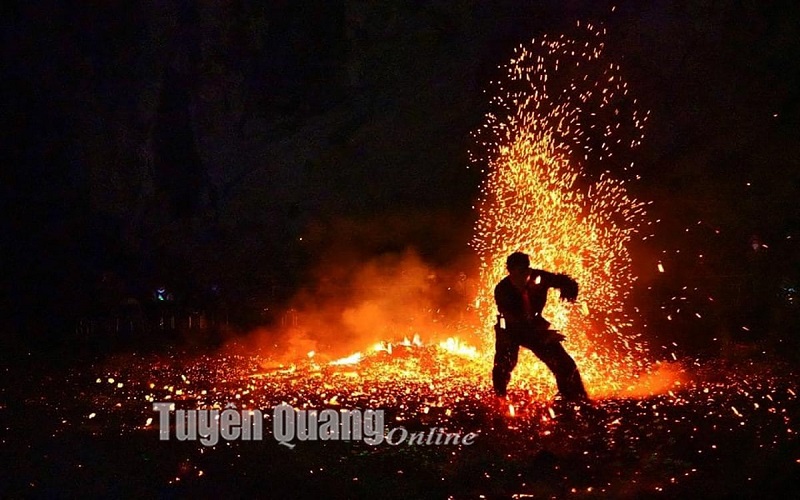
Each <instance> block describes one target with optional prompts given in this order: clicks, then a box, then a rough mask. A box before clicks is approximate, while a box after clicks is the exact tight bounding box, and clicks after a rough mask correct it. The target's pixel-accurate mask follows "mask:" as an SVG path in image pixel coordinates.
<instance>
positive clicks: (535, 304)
mask: <svg viewBox="0 0 800 500" xmlns="http://www.w3.org/2000/svg"><path fill="white" fill-rule="evenodd" d="M570 283H573V284H574V281H573V280H572V279H571V278H569V277H568V276H566V275H563V274H553V273H549V272H547V271H542V270H540V269H531V270H530V277H529V278H528V282H527V283H526V285H525V287H524V288H525V290H526V291H527V292H528V293H527V295H528V306H527V307H526V305H525V302H524V299H523V296H524V293H523V290H520V289H519V288H517V287H515V286H514V284H513V283H512V282H511V277H510V276H506V277H505V278H503V279H502V280H501V281H500V283H498V284H497V286H496V287H495V288H494V300H495V302H496V303H497V310H498V311H499V312H500V314H501V315H502V316H503V317H504V318H505V322H506V326H507V327H508V328H515V327H521V326H538V327H540V328H541V327H543V328H544V329H546V328H547V327H548V326H550V324H549V323H548V322H546V321H544V320H543V318H542V309H544V305H545V303H546V302H547V290H548V289H549V288H558V289H559V290H561V291H562V293H563V290H564V288H565V287H568V286H569V285H570Z"/></svg>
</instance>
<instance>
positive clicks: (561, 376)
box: [523, 342, 588, 401]
mask: <svg viewBox="0 0 800 500" xmlns="http://www.w3.org/2000/svg"><path fill="white" fill-rule="evenodd" d="M523 346H525V347H527V348H528V349H530V350H531V351H533V353H534V354H536V356H537V357H538V358H539V359H541V360H542V361H543V362H544V364H545V365H547V367H548V368H549V369H550V371H551V372H553V375H555V377H556V384H557V385H558V392H560V393H561V396H562V397H563V398H564V399H566V400H571V401H575V400H581V399H587V397H588V396H587V395H586V388H584V386H583V380H581V374H580V372H579V371H578V367H577V365H575V360H573V359H572V356H570V355H569V354H568V353H567V351H566V350H565V349H564V346H562V345H561V342H550V343H547V344H541V343H538V342H537V343H535V342H526V343H524V344H523Z"/></svg>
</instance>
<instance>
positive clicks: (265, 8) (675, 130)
mask: <svg viewBox="0 0 800 500" xmlns="http://www.w3.org/2000/svg"><path fill="white" fill-rule="evenodd" d="M101 4H102V3H100V4H98V3H92V4H91V5H90V4H84V3H80V2H78V3H73V2H57V1H37V2H23V3H21V5H11V6H4V7H3V8H2V10H3V19H4V20H5V22H4V23H3V28H2V29H3V32H2V37H3V60H4V64H3V73H4V78H3V80H4V82H3V85H2V106H3V112H2V116H3V118H4V120H5V122H6V123H5V126H4V131H5V133H4V134H3V136H4V139H5V144H4V145H3V147H2V152H3V164H4V166H3V177H2V179H3V181H2V184H0V186H1V187H0V193H2V195H0V202H1V203H2V221H1V222H0V223H1V224H2V225H1V226H0V229H2V233H3V238H2V240H1V241H2V242H1V243H0V249H1V250H2V262H3V272H2V278H0V282H2V289H1V290H0V296H2V302H3V305H4V307H5V308H6V311H5V312H3V314H2V318H3V323H4V325H3V332H4V333H3V335H4V336H5V337H6V338H12V339H17V340H20V339H23V338H24V339H26V340H27V339H40V338H53V337H54V336H56V337H57V336H59V335H60V334H58V333H53V332H63V331H66V330H65V329H66V328H69V325H71V324H72V323H73V322H74V321H75V320H76V318H79V317H82V316H84V315H87V314H91V313H92V311H94V310H96V308H97V307H99V306H98V303H99V302H102V300H100V299H101V298H102V297H100V295H101V294H102V291H101V287H100V286H99V283H100V282H101V280H102V277H103V276H109V275H113V276H114V279H115V280H116V282H117V283H118V284H119V285H118V287H119V289H120V290H121V291H120V293H121V294H123V295H132V296H142V295H146V294H147V293H148V291H149V290H151V289H152V287H154V286H155V285H156V284H158V283H169V284H170V286H171V287H173V288H174V289H175V290H178V291H179V292H182V293H184V294H189V293H190V292H189V291H190V290H201V289H205V288H207V287H209V286H211V285H219V286H221V287H222V289H223V290H225V293H226V294H228V295H229V296H230V297H236V298H245V297H249V296H251V295H253V294H258V293H262V292H263V291H264V290H268V289H273V290H274V289H276V288H275V287H278V288H280V289H287V290H292V289H294V288H296V287H299V286H300V285H302V284H303V283H304V279H305V278H306V276H305V274H304V269H305V267H306V266H308V265H309V263H313V262H316V261H318V260H319V259H321V258H323V255H324V254H325V252H326V251H327V249H330V248H333V247H335V248H339V247H341V246H343V245H345V243H346V244H347V245H349V246H350V249H351V251H352V253H353V254H354V255H356V256H357V257H359V258H367V257H370V256H374V255H379V254H381V253H386V252H397V251H401V250H403V249H405V248H408V247H414V248H417V249H418V250H419V252H420V254H421V255H422V256H423V257H424V258H425V259H427V260H428V261H430V262H432V263H434V264H445V263H448V262H452V261H453V260H460V259H464V258H465V257H464V256H465V255H468V254H469V252H470V250H469V247H468V245H467V242H468V241H469V238H470V235H471V230H472V225H473V223H474V218H475V213H474V212H473V211H472V210H471V208H470V207H471V205H472V204H473V202H474V200H475V199H476V196H477V193H478V187H479V184H480V180H481V178H480V174H479V172H478V169H476V168H471V169H467V166H468V165H469V160H468V151H469V149H470V148H471V147H472V146H473V144H472V139H471V137H470V132H471V131H473V130H474V129H475V128H476V127H477V126H478V125H479V124H480V123H481V122H482V118H483V114H484V113H485V111H486V108H487V104H488V97H487V95H486V94H484V93H483V90H484V89H486V88H487V87H488V82H489V81H490V80H491V79H492V78H495V77H497V76H499V75H498V73H497V72H498V70H497V66H498V65H501V64H504V63H505V62H506V61H507V60H508V59H509V58H510V56H511V54H512V50H513V48H514V47H516V46H517V45H519V44H521V43H527V42H528V41H530V39H531V38H534V37H540V36H541V35H543V34H545V33H550V34H554V33H562V32H567V33H569V32H570V30H572V29H573V27H574V25H575V23H576V21H577V20H582V21H592V22H596V23H597V22H600V23H603V25H604V26H605V27H606V28H607V29H608V36H607V55H608V57H609V58H610V59H611V60H613V61H615V62H616V63H618V64H620V65H621V67H622V73H623V74H625V75H626V76H627V79H628V81H629V83H630V88H631V91H632V92H633V93H634V94H635V95H636V96H637V98H638V99H639V101H640V104H641V106H642V107H643V108H644V109H649V110H651V116H650V120H649V123H648V126H647V128H646V129H645V140H644V143H643V145H642V146H641V148H639V149H638V150H637V151H636V155H637V157H636V165H637V173H639V174H640V175H641V180H639V181H637V182H634V183H632V184H631V186H630V189H631V191H632V192H633V193H634V194H635V195H636V196H638V197H639V198H641V199H645V200H652V201H653V205H652V207H651V209H650V214H651V218H652V219H653V220H655V219H660V221H661V222H659V223H658V224H657V225H656V226H655V230H654V236H653V237H651V238H649V239H648V240H647V241H644V242H641V243H637V244H636V245H635V247H634V249H633V250H634V258H635V259H636V260H635V265H636V266H639V267H640V274H641V275H642V286H643V290H644V287H646V286H652V287H656V288H659V290H661V292H659V293H663V294H665V295H668V294H669V293H671V290H672V289H676V288H677V289H679V288H680V287H681V286H683V285H685V284H686V283H691V282H692V281H693V276H697V274H696V273H697V272H699V271H696V268H697V266H698V265H699V264H698V263H697V262H696V259H695V258H694V257H690V256H689V255H688V254H692V255H696V254H698V253H703V252H705V254H706V255H707V256H708V255H711V258H709V257H705V258H706V261H707V262H711V264H708V266H712V267H713V269H712V270H710V271H708V270H707V271H704V273H705V274H703V276H714V277H724V276H736V275H741V274H743V273H745V271H746V269H744V268H745V267H746V266H747V265H748V264H747V263H748V260H747V251H748V245H749V242H750V240H751V237H752V236H753V235H758V237H759V238H760V239H761V240H762V241H763V242H764V243H766V244H767V245H768V247H769V251H770V253H771V256H772V257H771V260H770V270H769V271H765V272H766V273H767V275H768V276H769V278H770V279H771V280H773V281H775V282H777V280H778V279H779V278H782V277H788V278H789V279H793V280H795V282H796V281H797V279H798V275H797V269H798V262H799V261H798V258H799V257H798V250H797V245H796V242H797V240H798V239H800V231H798V228H799V227H800V220H799V218H798V216H800V211H798V208H797V207H798V204H797V196H798V192H799V190H800V168H798V158H800V134H798V133H797V129H798V125H799V124H800V23H799V22H798V21H800V6H798V5H797V4H796V3H794V2H770V3H769V5H766V4H765V3H764V2H757V1H751V2H732V1H698V2H680V1H664V2H633V1H631V2H616V3H614V4H612V3H607V2H594V1H566V2H564V1H543V2H511V1H501V2H416V1H399V2H395V1H391V2H389V1H386V2H383V1H382V2H349V1H346V2H342V1H330V2H327V1H326V2H294V1H286V2H247V1H235V2H197V3H181V2H175V3H162V2H130V3H126V5H124V6H122V5H105V4H102V5H101ZM612 5H615V6H616V7H615V8H613V12H612ZM748 183H749V184H748ZM687 228H691V230H689V231H687ZM365 235H368V236H365ZM343 242H344V243H343ZM678 249H682V250H683V254H680V253H676V252H675V250H678ZM664 251H667V253H666V254H664V253H663V252H664ZM657 261H664V262H665V263H668V264H669V266H671V269H681V270H682V271H681V273H677V274H673V275H672V278H670V279H671V280H672V281H665V280H663V279H662V280H661V281H659V277H658V276H657V275H656V271H655V263H656V262H657ZM693 273H695V274H693ZM770 273H771V274H770ZM726 283H727V284H729V283H730V282H729V281H725V280H717V281H715V282H714V286H716V287H725V286H728V285H726ZM776 287H777V285H776ZM768 288H769V287H768ZM642 293H644V291H643V292H642ZM653 293H655V292H653ZM648 297H649V296H648ZM731 300H734V299H731ZM653 307H655V306H653ZM34 342H35V341H34Z"/></svg>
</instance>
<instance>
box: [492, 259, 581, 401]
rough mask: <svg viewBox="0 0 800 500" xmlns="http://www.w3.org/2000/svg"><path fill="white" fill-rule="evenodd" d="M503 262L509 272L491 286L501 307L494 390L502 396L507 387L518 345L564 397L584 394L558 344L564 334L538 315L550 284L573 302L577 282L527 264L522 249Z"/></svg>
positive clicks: (578, 397) (578, 377) (573, 367)
mask: <svg viewBox="0 0 800 500" xmlns="http://www.w3.org/2000/svg"><path fill="white" fill-rule="evenodd" d="M506 268H507V269H508V276H506V277H505V278H503V279H502V280H501V281H500V283H498V284H497V286H496V287H495V289H494V298H495V302H496V303H497V309H498V311H499V313H500V316H499V317H500V320H499V321H498V324H497V325H495V334H496V340H495V354H494V368H493V369H492V383H493V385H494V391H495V394H496V395H497V396H499V397H505V396H506V387H507V386H508V381H509V380H510V379H511V372H512V370H514V367H515V366H516V365H517V356H518V355H519V348H520V346H522V347H527V348H528V349H530V350H531V351H533V353H534V354H535V355H536V356H537V357H538V358H539V359H541V360H542V361H543V362H544V364H545V365H547V367H548V368H549V369H550V371H551V372H553V374H554V375H555V376H556V383H557V384H558V391H559V393H560V394H561V397H562V398H563V399H564V400H568V401H576V400H584V399H586V398H587V396H586V389H584V387H583V381H582V380H581V375H580V373H579V372H578V368H577V366H576V365H575V361H574V360H573V359H572V357H571V356H570V355H569V354H567V351H565V350H564V347H563V346H562V345H561V341H562V340H564V336H563V335H561V334H560V333H558V332H557V331H555V330H549V327H550V322H549V321H547V320H546V319H544V318H543V317H542V309H544V305H545V302H547V290H548V289H549V288H558V289H559V292H560V294H561V299H562V300H567V301H570V302H574V301H575V299H576V298H577V297H578V283H576V282H575V280H573V279H572V278H570V277H569V276H567V275H566V274H553V273H549V272H547V271H541V270H539V269H531V268H530V258H529V257H528V255H527V254H524V253H522V252H515V253H512V254H511V255H509V256H508V259H507V260H506Z"/></svg>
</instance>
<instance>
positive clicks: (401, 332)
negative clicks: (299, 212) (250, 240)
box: [254, 217, 477, 361]
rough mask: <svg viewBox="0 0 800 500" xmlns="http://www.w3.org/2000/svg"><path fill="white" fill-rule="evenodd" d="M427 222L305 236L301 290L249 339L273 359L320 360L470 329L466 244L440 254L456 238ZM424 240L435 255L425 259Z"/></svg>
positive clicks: (369, 224) (471, 281)
mask: <svg viewBox="0 0 800 500" xmlns="http://www.w3.org/2000/svg"><path fill="white" fill-rule="evenodd" d="M432 222H433V221H432V220H431V219H430V218H426V217H421V218H419V219H418V220H417V221H416V223H414V222H410V221H409V219H408V218H406V219H405V221H404V222H403V224H402V225H401V224H394V223H391V221H387V219H386V218H376V219H375V220H372V221H361V223H353V221H352V220H349V221H346V222H337V223H335V224H332V225H330V226H328V227H325V228H317V229H316V232H314V231H311V232H310V237H309V238H308V239H309V242H308V244H309V247H310V248H311V252H310V254H311V255H312V256H313V264H312V265H310V266H309V269H308V277H307V279H306V285H305V286H303V287H301V288H300V290H299V291H298V292H297V294H296V295H295V296H294V297H293V298H292V299H291V300H290V301H289V303H288V305H287V307H286V312H285V313H284V314H283V319H282V320H281V322H280V323H281V324H279V325H276V326H275V327H273V328H271V329H262V330H259V331H258V332H255V335H254V337H255V339H256V343H257V344H258V345H259V346H260V347H265V346H268V347H270V348H271V349H272V350H273V351H274V352H275V357H276V358H279V359H287V360H289V359H295V360H296V359H300V358H302V357H303V356H306V355H308V354H309V353H310V352H312V351H313V352H314V356H315V357H316V359H320V360H322V361H327V360H331V359H336V358H339V357H342V356H346V355H349V354H352V353H354V352H357V351H364V350H365V349H369V348H370V347H372V346H375V345H376V344H377V343H379V342H400V341H403V340H404V339H409V340H412V339H413V338H414V337H415V336H419V339H420V340H421V341H422V342H423V343H426V344H427V343H431V342H434V341H439V340H444V339H446V338H447V337H450V336H453V335H455V330H456V329H457V328H459V325H462V326H463V325H465V324H469V323H470V322H472V323H475V322H476V321H477V319H476V317H475V318H473V315H475V312H474V311H472V310H470V309H469V308H468V304H470V303H471V302H472V300H473V299H474V296H475V295H476V293H475V291H476V282H475V280H476V279H477V272H476V271H475V269H476V265H475V264H474V262H472V261H471V260H470V258H471V257H472V258H474V257H473V256H472V255H471V252H470V251H469V249H468V247H467V246H466V243H465V242H466V239H462V240H461V241H460V243H461V244H460V250H456V251H452V250H451V251H450V252H449V254H448V252H447V251H446V250H447V249H453V248H455V247H456V245H455V244H454V243H455V241H454V240H455V238H460V237H461V235H460V234H458V235H457V234H453V233H454V232H450V234H448V231H447V230H446V229H445V228H447V227H454V226H453V225H452V224H450V225H447V224H441V223H439V224H436V223H432ZM440 222H441V221H440ZM434 232H435V233H436V234H435V235H434V234H431V233H434ZM456 233H457V231H456ZM451 238H453V239H451ZM431 241H435V242H436V244H437V245H440V247H439V252H438V253H434V254H430V252H426V253H428V254H429V255H428V257H427V258H425V257H423V255H422V252H423V251H425V250H426V248H425V247H426V242H427V244H428V245H430V243H431ZM415 243H416V245H415ZM403 244H405V246H401V245H403ZM418 247H421V248H422V251H421V250H420V249H419V248H418ZM442 249H445V251H442ZM459 251H460V253H459ZM437 260H438V261H439V262H438V263H437V262H435V261H437ZM442 261H444V264H442V263H441V262H442ZM462 338H463V335H462Z"/></svg>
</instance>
